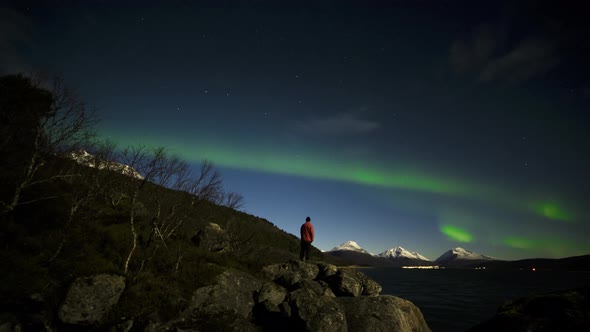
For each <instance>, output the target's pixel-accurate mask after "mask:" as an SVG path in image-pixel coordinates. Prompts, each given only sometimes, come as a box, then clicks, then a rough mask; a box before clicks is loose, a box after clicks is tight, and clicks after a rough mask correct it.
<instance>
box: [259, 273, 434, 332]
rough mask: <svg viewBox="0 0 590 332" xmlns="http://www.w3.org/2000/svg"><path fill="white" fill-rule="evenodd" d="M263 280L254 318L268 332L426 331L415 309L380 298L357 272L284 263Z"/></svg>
mask: <svg viewBox="0 0 590 332" xmlns="http://www.w3.org/2000/svg"><path fill="white" fill-rule="evenodd" d="M263 275H264V276H265V277H266V278H267V279H268V280H269V281H271V283H268V282H267V283H266V284H265V285H264V286H263V288H262V289H261V291H260V293H259V297H258V302H257V305H256V309H257V310H256V314H255V318H256V319H257V322H258V323H259V324H260V325H262V326H263V328H266V329H268V330H274V329H281V330H285V331H414V332H419V331H430V329H429V328H428V326H427V325H426V322H425V321H424V317H423V316H422V313H421V312H420V310H419V309H418V308H417V307H416V306H414V305H413V304H412V303H411V302H409V301H407V300H403V299H400V298H397V297H393V296H379V293H380V292H381V286H380V285H379V284H377V283H376V282H375V281H373V280H371V279H370V278H369V277H367V276H366V275H364V274H363V273H361V272H359V271H357V270H354V269H348V268H340V269H339V268H337V267H336V266H334V265H330V264H324V263H320V264H309V263H304V262H299V261H289V262H287V263H285V264H273V265H269V266H266V267H264V268H263ZM273 284H274V286H271V285H273ZM263 294H265V295H264V296H262V295H263ZM270 294H274V296H272V299H273V300H272V301H271V300H270V298H271V295H270ZM281 299H283V301H282V302H280V303H279V301H281Z"/></svg>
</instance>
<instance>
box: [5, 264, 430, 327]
mask: <svg viewBox="0 0 590 332" xmlns="http://www.w3.org/2000/svg"><path fill="white" fill-rule="evenodd" d="M124 289H125V278H123V277H121V276H117V275H109V274H100V275H95V276H92V277H86V278H78V279H76V280H75V281H74V282H73V283H72V285H71V286H70V287H69V290H68V292H67V295H66V297H65V299H64V300H63V302H62V303H61V305H60V306H59V310H58V311H57V316H58V318H59V322H56V323H53V324H52V323H51V322H48V321H46V322H44V324H43V325H44V326H45V327H46V329H47V330H51V331H60V330H66V331H70V330H97V329H99V330H106V331H150V332H151V331H274V330H277V329H280V330H282V331H314V332H320V331H326V332H327V331H384V332H385V331H388V332H395V331H399V332H402V331H414V332H422V331H424V332H426V331H430V329H429V328H428V325H427V324H426V322H425V320H424V317H423V315H422V313H421V312H420V309H419V308H418V307H416V306H415V305H414V304H413V303H411V302H410V301H407V300H404V299H401V298H399V297H395V296H390V295H379V293H380V292H381V286H380V285H379V284H377V283H376V282H375V281H373V280H371V279H370V278H369V277H367V276H366V275H364V274H363V273H361V272H359V271H357V270H356V269H350V268H338V267H336V266H335V265H331V264H326V263H305V262H300V261H296V260H291V261H288V262H286V263H283V264H273V265H268V266H265V267H264V268H263V269H262V271H261V274H260V276H257V277H256V276H253V275H251V274H248V273H245V272H242V271H238V270H232V269H230V270H226V271H225V272H223V273H221V274H220V275H218V276H217V277H216V279H215V282H214V283H213V284H211V285H208V286H204V287H201V288H198V289H197V290H196V291H195V292H194V293H193V294H192V298H191V300H190V302H189V303H188V304H187V306H186V309H185V310H183V311H182V312H180V313H179V315H178V317H176V318H174V319H171V320H168V321H160V320H159V319H158V317H156V316H154V317H151V318H148V319H145V318H143V319H140V318H125V317H119V322H118V323H117V324H115V325H113V324H112V323H107V318H108V317H109V311H110V310H111V309H112V308H113V307H114V306H116V304H117V301H118V299H119V297H120V296H121V294H122V292H123V291H124ZM45 316H47V315H45ZM109 321H111V322H112V316H111V317H110V320H109ZM109 324H110V326H109ZM22 326H23V325H22V324H21V322H14V321H12V322H11V321H9V322H6V321H5V322H2V323H0V331H21V330H23V328H22Z"/></svg>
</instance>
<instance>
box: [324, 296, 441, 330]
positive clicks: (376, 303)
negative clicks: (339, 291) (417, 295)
mask: <svg viewBox="0 0 590 332" xmlns="http://www.w3.org/2000/svg"><path fill="white" fill-rule="evenodd" d="M335 301H336V302H337V303H338V304H340V305H341V306H342V307H343V308H344V311H345V313H346V322H347V324H348V329H349V331H372V332H381V331H382V332H429V331H430V328H428V325H426V321H425V320H424V316H422V312H420V309H418V307H416V306H415V305H414V304H413V303H412V302H410V301H408V300H404V299H402V298H399V297H395V296H391V295H381V296H361V297H339V298H336V299H335Z"/></svg>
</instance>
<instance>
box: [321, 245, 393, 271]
mask: <svg viewBox="0 0 590 332" xmlns="http://www.w3.org/2000/svg"><path fill="white" fill-rule="evenodd" d="M326 254H327V255H330V256H333V257H337V259H338V260H340V261H341V262H342V264H353V265H360V266H393V264H392V263H391V261H390V260H388V259H385V258H382V257H376V256H373V255H372V254H371V253H369V252H368V251H366V250H365V249H363V248H362V247H361V246H359V244H358V243H356V242H354V241H346V242H344V243H343V244H341V245H339V246H337V247H335V248H333V249H332V250H329V251H326Z"/></svg>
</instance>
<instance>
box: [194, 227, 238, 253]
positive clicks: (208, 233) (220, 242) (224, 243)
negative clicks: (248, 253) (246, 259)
mask: <svg viewBox="0 0 590 332" xmlns="http://www.w3.org/2000/svg"><path fill="white" fill-rule="evenodd" d="M191 240H192V241H193V243H194V244H195V245H196V246H198V247H201V248H204V249H207V250H209V251H213V252H225V251H229V249H230V238H229V235H227V232H226V231H225V230H223V229H222V228H221V226H219V225H218V224H215V223H209V224H207V226H205V228H203V229H201V230H200V231H199V232H198V233H197V234H195V235H194V236H193V237H192V239H191Z"/></svg>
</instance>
